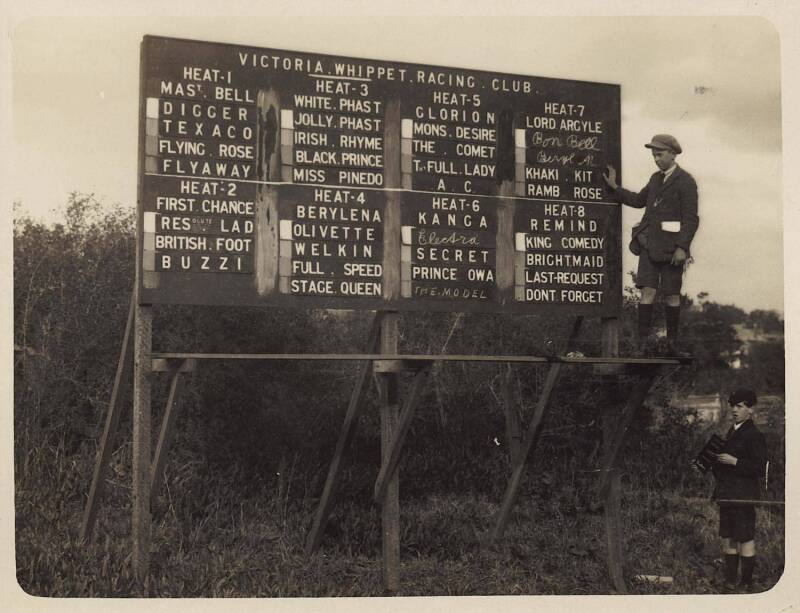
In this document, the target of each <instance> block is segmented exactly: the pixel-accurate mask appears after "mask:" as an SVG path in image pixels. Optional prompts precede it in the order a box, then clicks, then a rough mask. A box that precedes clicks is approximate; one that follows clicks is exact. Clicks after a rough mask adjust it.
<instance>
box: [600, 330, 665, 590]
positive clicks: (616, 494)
mask: <svg viewBox="0 0 800 613" xmlns="http://www.w3.org/2000/svg"><path fill="white" fill-rule="evenodd" d="M602 345H603V355H604V356H608V357H617V356H618V355H619V320H618V319H616V318H609V319H604V320H603V322H602ZM640 368H641V369H642V370H640V371H639V376H640V378H639V380H638V381H637V382H636V383H635V384H634V386H633V389H632V390H631V391H630V394H628V398H627V400H626V403H625V407H624V408H623V411H622V415H619V416H618V415H617V411H616V408H615V407H617V406H618V399H619V386H618V380H617V377H616V376H614V375H610V376H606V377H604V388H605V390H604V392H605V393H604V396H605V407H604V411H603V464H602V469H601V471H600V482H599V490H600V494H601V495H602V496H603V498H604V504H603V516H604V520H605V533H606V550H607V555H608V573H609V576H610V578H611V581H612V583H613V585H614V589H616V590H617V591H618V592H619V593H621V594H627V593H628V587H627V584H626V582H625V573H624V561H625V557H624V548H623V543H622V510H621V484H620V474H619V470H618V466H617V457H618V454H619V450H620V449H621V448H622V444H623V442H624V440H625V433H626V432H627V430H628V428H629V427H630V424H631V420H632V419H633V416H634V415H635V413H636V411H637V410H638V409H639V408H640V407H641V406H642V404H643V403H644V400H645V398H646V397H647V393H648V392H649V390H650V388H651V386H652V385H653V381H654V379H655V377H656V375H657V374H658V370H659V368H658V365H648V366H642V367H640Z"/></svg>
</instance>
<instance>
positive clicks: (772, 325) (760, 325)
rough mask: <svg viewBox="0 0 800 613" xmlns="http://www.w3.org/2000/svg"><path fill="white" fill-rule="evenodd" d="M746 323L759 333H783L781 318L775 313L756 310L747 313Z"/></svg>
mask: <svg viewBox="0 0 800 613" xmlns="http://www.w3.org/2000/svg"><path fill="white" fill-rule="evenodd" d="M746 323H747V324H748V327H751V328H756V329H757V330H760V331H761V332H767V333H769V332H780V333H783V318H782V317H781V316H780V314H779V313H778V312H777V311H772V310H762V309H756V310H755V311H751V312H750V313H749V315H748V316H747V322H746Z"/></svg>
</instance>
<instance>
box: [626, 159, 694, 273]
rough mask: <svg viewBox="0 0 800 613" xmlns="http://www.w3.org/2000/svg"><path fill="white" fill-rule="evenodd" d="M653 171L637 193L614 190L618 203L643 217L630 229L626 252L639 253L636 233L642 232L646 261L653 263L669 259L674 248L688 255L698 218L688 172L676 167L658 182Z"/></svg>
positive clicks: (657, 175) (691, 180) (659, 177)
mask: <svg viewBox="0 0 800 613" xmlns="http://www.w3.org/2000/svg"><path fill="white" fill-rule="evenodd" d="M662 177H663V175H662V173H661V172H660V171H659V172H656V173H654V174H653V176H651V177H650V180H649V181H648V182H647V185H645V186H644V189H642V191H640V192H639V193H636V192H632V191H629V190H627V189H624V188H622V187H618V188H617V189H616V190H614V195H615V197H616V199H617V200H618V201H619V202H622V203H623V204H626V205H628V206H631V207H634V208H637V209H641V208H644V209H645V211H644V215H643V216H642V220H641V222H639V225H638V226H636V227H635V228H634V230H633V235H632V237H631V244H630V249H631V251H633V253H635V254H636V255H639V253H640V252H641V250H642V247H641V243H640V241H639V239H638V234H639V233H642V232H644V233H645V235H646V239H645V243H646V244H647V251H648V253H649V254H650V258H651V259H652V260H654V261H656V262H668V261H670V260H671V259H672V254H673V253H675V249H676V247H682V248H683V249H684V251H686V254H687V255H689V254H690V251H689V247H690V246H691V244H692V239H693V238H694V234H695V232H697V227H698V225H699V224H700V218H699V217H698V215H697V183H695V180H694V178H692V175H690V174H689V173H688V172H686V171H685V170H683V168H681V167H680V166H677V165H676V168H675V170H674V171H672V174H670V176H669V177H668V178H667V180H666V181H663V182H662Z"/></svg>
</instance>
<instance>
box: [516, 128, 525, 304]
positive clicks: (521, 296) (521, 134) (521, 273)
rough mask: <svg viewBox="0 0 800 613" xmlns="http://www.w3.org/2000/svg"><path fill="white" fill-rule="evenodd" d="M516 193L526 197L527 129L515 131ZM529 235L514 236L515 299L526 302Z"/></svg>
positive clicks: (521, 233)
mask: <svg viewBox="0 0 800 613" xmlns="http://www.w3.org/2000/svg"><path fill="white" fill-rule="evenodd" d="M514 161H515V164H514V171H515V172H514V174H515V178H514V193H515V194H516V195H517V196H520V197H522V196H524V195H525V128H516V129H515V130H514ZM526 241H527V235H526V234H525V233H524V232H517V233H516V234H514V299H515V300H517V301H518V302H525V250H526Z"/></svg>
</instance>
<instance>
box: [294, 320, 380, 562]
mask: <svg viewBox="0 0 800 613" xmlns="http://www.w3.org/2000/svg"><path fill="white" fill-rule="evenodd" d="M383 315H384V313H383V311H378V312H377V313H376V314H375V317H374V319H373V320H372V327H371V329H370V332H369V337H368V339H367V348H366V351H367V353H374V352H377V351H378V348H379V346H380V330H381V321H382V320H383ZM371 374H372V362H371V361H368V360H365V361H363V362H362V363H361V366H360V367H359V370H358V376H357V378H356V383H355V385H354V386H353V391H352V393H351V394H350V403H349V404H348V405H347V412H346V413H345V416H344V423H343V424H342V429H341V431H340V432H339V440H337V441H336V450H335V451H334V452H333V460H331V465H330V467H329V468H328V477H327V478H326V479H325V487H324V488H323V490H322V497H321V498H320V501H319V505H318V506H317V512H316V514H315V515H314V524H313V526H312V528H311V532H310V533H309V535H308V538H307V539H306V553H307V554H312V553H314V552H315V551H316V550H317V549H319V546H320V543H321V542H322V535H323V534H324V532H325V526H326V525H327V524H328V518H329V517H330V514H331V509H332V508H333V501H334V499H335V497H336V490H337V488H338V486H339V476H340V474H341V465H342V458H343V457H344V452H345V449H346V448H347V445H348V444H349V442H350V440H351V439H352V436H353V432H355V427H356V424H357V420H358V416H359V414H360V413H361V408H362V406H363V404H364V403H363V399H364V392H365V390H366V388H367V383H368V381H369V378H370V375H371Z"/></svg>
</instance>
